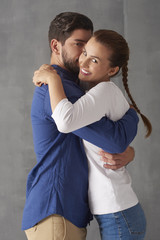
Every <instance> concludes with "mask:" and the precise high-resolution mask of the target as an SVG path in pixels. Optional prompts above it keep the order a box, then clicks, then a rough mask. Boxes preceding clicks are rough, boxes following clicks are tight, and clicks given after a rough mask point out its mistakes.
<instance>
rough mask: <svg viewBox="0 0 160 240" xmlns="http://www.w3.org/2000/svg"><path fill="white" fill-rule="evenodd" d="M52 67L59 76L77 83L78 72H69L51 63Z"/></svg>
mask: <svg viewBox="0 0 160 240" xmlns="http://www.w3.org/2000/svg"><path fill="white" fill-rule="evenodd" d="M52 67H54V69H55V70H56V71H57V73H58V74H59V75H60V77H62V78H65V79H66V80H69V81H72V82H75V83H77V82H78V74H75V73H71V72H69V71H67V70H66V69H64V68H61V67H60V66H58V65H55V64H53V65H52Z"/></svg>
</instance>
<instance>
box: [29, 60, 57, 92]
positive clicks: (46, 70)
mask: <svg viewBox="0 0 160 240" xmlns="http://www.w3.org/2000/svg"><path fill="white" fill-rule="evenodd" d="M59 79H60V77H59V75H58V74H57V71H56V70H55V69H54V68H53V67H52V66H51V65H48V64H43V65H42V66H41V67H40V68H39V69H38V70H37V71H35V72H34V76H33V83H34V85H35V86H37V87H41V86H42V84H44V85H46V84H49V81H53V80H59Z"/></svg>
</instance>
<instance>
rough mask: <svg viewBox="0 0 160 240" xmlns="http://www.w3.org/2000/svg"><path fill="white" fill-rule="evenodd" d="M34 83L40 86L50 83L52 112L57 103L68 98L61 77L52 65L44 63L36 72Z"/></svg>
mask: <svg viewBox="0 0 160 240" xmlns="http://www.w3.org/2000/svg"><path fill="white" fill-rule="evenodd" d="M33 83H34V84H35V85H36V86H38V87H40V86H41V85H42V84H45V85H46V84H48V88H49V94H50V102H51V108H52V112H54V110H55V107H56V106H57V104H58V103H59V102H60V101H61V100H62V99H64V98H66V95H65V92H64V89H63V85H62V81H61V78H60V76H59V75H58V74H57V71H56V70H55V69H54V68H53V67H52V66H50V65H47V64H43V65H42V66H41V67H40V68H39V70H37V71H35V72H34V76H33Z"/></svg>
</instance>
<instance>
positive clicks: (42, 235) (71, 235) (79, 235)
mask: <svg viewBox="0 0 160 240" xmlns="http://www.w3.org/2000/svg"><path fill="white" fill-rule="evenodd" d="M25 233H26V235H27V238H28V240H85V239H86V235H87V230H86V228H78V227H76V226H75V225H73V224H72V223H71V222H69V221H68V220H67V219H65V218H64V217H61V216H59V215H57V214H54V215H52V216H50V217H48V218H46V219H44V220H43V221H41V222H39V223H38V224H37V225H35V226H34V227H32V228H29V229H27V230H25Z"/></svg>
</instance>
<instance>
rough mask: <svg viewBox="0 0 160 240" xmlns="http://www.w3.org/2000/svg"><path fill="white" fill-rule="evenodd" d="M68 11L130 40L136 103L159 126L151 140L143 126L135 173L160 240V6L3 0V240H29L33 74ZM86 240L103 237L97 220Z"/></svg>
mask: <svg viewBox="0 0 160 240" xmlns="http://www.w3.org/2000/svg"><path fill="white" fill-rule="evenodd" d="M63 11H77V12H81V13H84V14H86V15H88V16H89V17H90V18H91V19H92V20H93V22H94V26H95V29H99V28H110V29H114V30H116V31H118V32H120V33H122V34H124V36H125V37H126V39H127V40H128V42H129V45H130V49H131V58H130V64H129V84H130V89H131V92H132V93H133V97H134V98H135V100H136V102H137V105H138V106H139V107H140V109H141V110H142V112H144V113H145V114H146V115H147V116H148V117H149V118H150V120H151V122H152V124H153V134H152V136H151V137H150V138H149V139H147V140H145V139H144V134H145V131H144V127H143V124H142V122H140V124H139V133H138V135H137V138H136V139H135V140H134V142H133V146H134V147H135V149H136V157H135V161H134V162H133V163H131V164H130V166H129V170H130V172H131V175H132V179H133V187H134V189H135V191H136V193H137V195H138V197H139V199H140V201H141V203H142V205H143V206H144V209H145V212H146V216H147V221H148V231H147V237H146V240H157V239H158V236H159V234H158V233H159V231H158V230H159V229H158V227H159V222H160V207H159V199H160V190H159V181H160V174H159V172H160V171H159V168H160V161H159V159H160V157H159V156H160V128H159V120H160V111H159V104H160V97H159V92H160V84H159V82H158V80H159V62H160V44H159V42H160V33H159V23H160V17H159V12H160V3H159V1H158V0H153V1H149V0H140V1H139V0H134V1H133V0H131V1H127V0H126V1H125V0H115V1H113V0H100V1H95V0H88V1H86V0H81V1H79V0H75V1H73V0H66V1H62V0H54V1H53V0H46V1H42V0H34V1H31V0H13V1H5V0H1V2H0V81H1V86H0V112H1V113H0V129H1V130H0V156H1V157H0V163H1V167H0V239H2V240H13V239H16V240H23V239H26V238H25V235H24V233H23V232H22V231H21V230H20V228H21V218H22V211H23V207H24V202H25V186H26V179H27V174H28V172H29V170H30V169H31V168H32V167H33V165H34V163H35V155H34V151H33V142H32V130H31V124H30V107H31V101H32V95H33V90H34V86H33V85H32V75H33V72H34V70H35V69H36V68H37V67H39V66H40V65H41V64H42V63H49V58H50V56H49V54H50V53H49V48H48V42H47V41H48V40H47V34H48V27H49V23H50V21H51V20H52V19H53V18H54V17H55V15H57V14H58V13H60V12H63ZM120 85H121V84H120ZM87 239H88V240H92V239H96V240H99V239H100V237H99V232H98V226H97V224H96V222H95V221H93V222H92V223H91V226H89V227H88V237H87Z"/></svg>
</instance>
